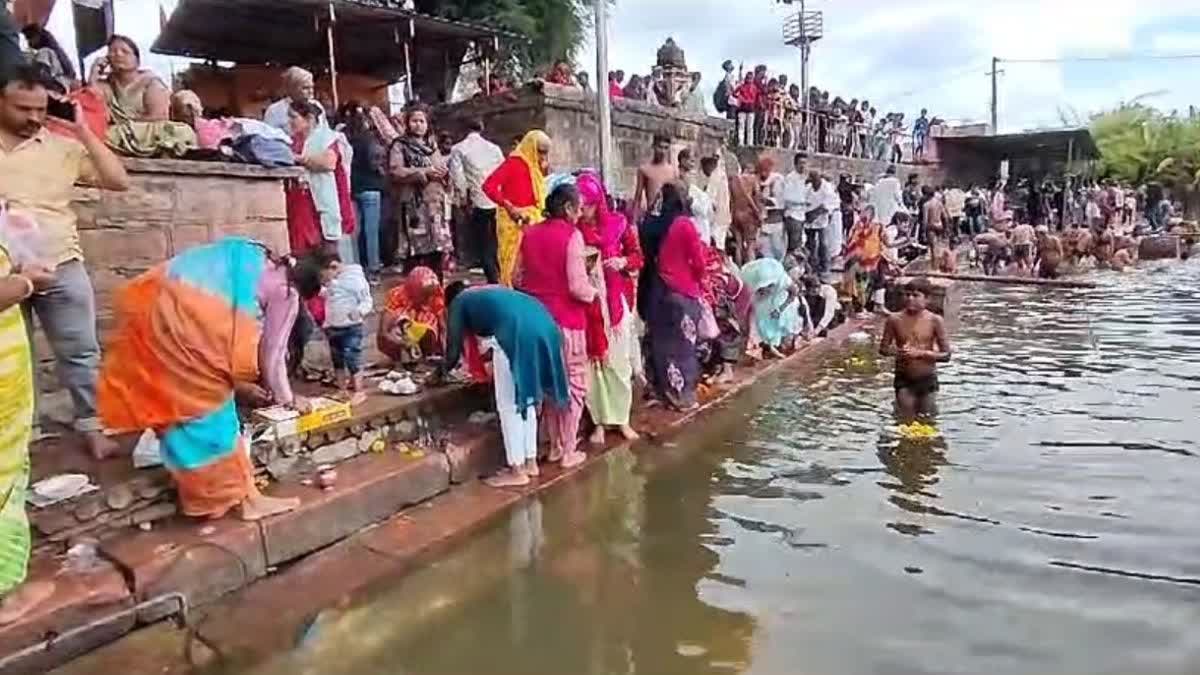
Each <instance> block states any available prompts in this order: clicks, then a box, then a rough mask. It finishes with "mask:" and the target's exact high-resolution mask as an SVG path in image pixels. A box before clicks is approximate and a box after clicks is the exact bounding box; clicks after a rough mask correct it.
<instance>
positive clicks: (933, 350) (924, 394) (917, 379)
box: [879, 278, 950, 424]
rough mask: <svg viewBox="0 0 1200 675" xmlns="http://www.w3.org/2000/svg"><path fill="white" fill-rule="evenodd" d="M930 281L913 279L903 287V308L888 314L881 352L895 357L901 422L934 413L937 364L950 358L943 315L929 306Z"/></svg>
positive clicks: (897, 397)
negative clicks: (929, 308)
mask: <svg viewBox="0 0 1200 675" xmlns="http://www.w3.org/2000/svg"><path fill="white" fill-rule="evenodd" d="M930 290H931V289H930V286H929V281H927V280H926V279H923V278H919V279H914V280H913V281H911V282H909V283H908V285H907V286H905V288H904V309H903V310H902V311H899V312H896V313H895V314H890V315H888V319H887V323H886V324H885V325H884V327H883V337H882V338H881V339H880V341H879V353H880V354H883V355H884V356H895V357H896V379H895V388H896V413H897V415H898V416H899V417H900V422H901V423H902V424H908V423H910V422H912V421H914V420H915V419H917V417H918V416H931V415H933V414H934V412H935V410H936V406H937V391H938V378H937V364H938V362H945V361H949V360H950V340H949V338H947V337H946V324H945V322H944V321H943V320H942V317H940V316H938V315H937V314H934V313H933V312H931V311H929V310H928V309H927V308H926V306H927V304H928V301H929V293H930Z"/></svg>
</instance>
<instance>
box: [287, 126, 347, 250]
mask: <svg viewBox="0 0 1200 675" xmlns="http://www.w3.org/2000/svg"><path fill="white" fill-rule="evenodd" d="M289 114H290V117H289V122H288V123H289V127H290V129H291V134H292V151H293V152H294V153H295V155H296V162H297V164H299V165H300V166H301V167H303V168H304V175H303V176H302V177H301V178H298V179H295V178H293V179H288V181H287V183H286V184H285V186H284V193H285V196H286V200H287V217H288V240H289V242H290V243H291V246H292V253H295V254H297V255H301V254H304V253H307V252H308V251H311V250H312V249H314V248H317V247H319V246H320V247H324V248H326V249H327V250H330V251H337V252H338V255H339V256H341V258H342V261H343V262H346V263H352V262H354V260H355V256H354V250H353V242H354V240H353V239H352V238H351V237H350V236H349V235H351V234H353V233H354V225H355V221H354V206H353V203H352V201H351V197H350V181H349V179H348V176H347V174H346V161H345V158H344V157H343V156H342V148H341V144H340V142H339V141H338V136H337V133H335V132H334V131H333V129H330V128H329V125H328V124H327V123H326V122H325V116H324V115H322V114H321V109H320V107H319V106H317V105H316V104H315V103H311V102H309V103H293V104H292V108H291V111H290V113H289Z"/></svg>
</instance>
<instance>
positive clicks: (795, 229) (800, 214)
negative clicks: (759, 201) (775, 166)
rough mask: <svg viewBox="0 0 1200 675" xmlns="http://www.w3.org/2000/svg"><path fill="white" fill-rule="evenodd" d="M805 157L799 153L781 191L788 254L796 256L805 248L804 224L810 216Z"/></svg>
mask: <svg viewBox="0 0 1200 675" xmlns="http://www.w3.org/2000/svg"><path fill="white" fill-rule="evenodd" d="M804 162H805V155H804V153H803V152H797V153H796V156H795V157H794V158H793V160H792V170H791V171H790V172H789V173H788V175H787V176H785V177H784V179H783V185H782V187H781V189H780V192H781V193H782V194H781V197H782V199H781V201H782V202H783V228H784V231H785V232H786V233H787V252H788V253H790V254H795V253H796V252H798V251H800V250H801V249H803V248H804V222H805V220H807V218H806V216H807V215H808V199H809V190H808V183H807V181H806V180H805V175H804Z"/></svg>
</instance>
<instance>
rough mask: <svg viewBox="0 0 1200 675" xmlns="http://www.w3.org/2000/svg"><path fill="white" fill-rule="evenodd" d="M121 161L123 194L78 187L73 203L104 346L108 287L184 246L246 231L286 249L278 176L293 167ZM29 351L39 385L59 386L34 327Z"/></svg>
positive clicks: (43, 387)
mask: <svg viewBox="0 0 1200 675" xmlns="http://www.w3.org/2000/svg"><path fill="white" fill-rule="evenodd" d="M125 164H126V167H127V168H128V169H129V172H130V180H131V182H132V185H131V187H130V189H129V190H128V191H127V192H105V191H102V190H97V189H94V188H84V187H80V188H77V190H76V196H75V201H74V202H73V204H72V206H73V207H74V209H75V212H76V214H77V215H78V217H79V238H80V242H81V244H82V246H83V255H84V258H85V264H86V266H87V269H88V273H89V274H90V276H91V278H92V285H93V286H94V287H95V290H96V313H97V318H98V322H99V325H100V331H101V343H102V344H103V341H104V338H105V335H106V333H107V331H108V329H109V328H110V327H111V324H112V297H113V292H114V291H115V290H116V289H117V288H119V287H120V286H121V285H122V284H123V283H125V282H126V281H128V280H129V279H131V278H133V277H135V276H137V275H138V274H140V273H142V272H144V271H146V270H147V269H149V268H151V267H153V266H154V265H156V264H158V263H160V262H162V261H164V260H167V259H168V258H170V257H172V256H174V255H175V254H177V253H180V252H182V251H184V250H186V249H188V248H189V247H192V246H196V245H197V244H203V243H205V242H209V241H213V240H215V239H218V238H220V237H222V236H226V235H244V236H248V237H253V238H255V239H258V240H260V241H263V242H264V243H266V244H267V245H268V246H270V247H271V248H272V250H274V251H278V252H280V253H286V252H288V250H289V249H288V236H287V215H286V213H285V206H284V196H283V179H284V178H285V177H287V176H292V175H297V174H298V173H299V171H298V170H296V169H264V168H262V167H258V166H249V165H237V164H221V163H216V162H187V161H177V160H135V159H127V160H125ZM34 348H35V349H36V350H37V354H38V356H39V363H38V374H37V375H38V386H39V388H40V389H41V390H42V391H52V390H55V389H57V387H58V380H57V378H56V377H55V376H54V372H53V371H54V368H53V366H54V362H53V357H52V355H51V352H50V349H49V345H48V344H47V343H46V340H45V338H44V336H43V335H42V334H41V331H40V330H39V331H38V332H37V333H36V334H35V336H34Z"/></svg>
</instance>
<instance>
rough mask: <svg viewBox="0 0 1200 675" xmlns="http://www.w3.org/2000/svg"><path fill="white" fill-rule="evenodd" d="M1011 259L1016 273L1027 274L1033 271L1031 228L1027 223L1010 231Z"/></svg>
mask: <svg viewBox="0 0 1200 675" xmlns="http://www.w3.org/2000/svg"><path fill="white" fill-rule="evenodd" d="M1012 257H1013V263H1014V264H1015V265H1016V266H1017V271H1018V272H1020V273H1022V274H1028V273H1029V272H1030V270H1032V269H1033V226H1032V225H1030V224H1029V223H1021V224H1020V225H1017V226H1016V227H1014V228H1013V229H1012Z"/></svg>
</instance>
